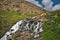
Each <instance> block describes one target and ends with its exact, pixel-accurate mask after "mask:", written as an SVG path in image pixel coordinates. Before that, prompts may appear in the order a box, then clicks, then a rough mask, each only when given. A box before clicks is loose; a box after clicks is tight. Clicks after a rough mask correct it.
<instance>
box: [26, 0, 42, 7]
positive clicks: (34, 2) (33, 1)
mask: <svg viewBox="0 0 60 40" xmlns="http://www.w3.org/2000/svg"><path fill="white" fill-rule="evenodd" d="M26 1H28V2H31V3H33V4H35V5H37V6H39V7H42V6H41V5H40V4H39V3H38V1H35V0H26Z"/></svg>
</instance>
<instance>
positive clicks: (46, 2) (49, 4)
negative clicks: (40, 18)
mask: <svg viewBox="0 0 60 40" xmlns="http://www.w3.org/2000/svg"><path fill="white" fill-rule="evenodd" d="M42 3H43V5H44V6H45V7H44V9H46V10H48V11H51V10H52V7H53V6H52V5H53V2H52V1H51V0H43V1H42Z"/></svg>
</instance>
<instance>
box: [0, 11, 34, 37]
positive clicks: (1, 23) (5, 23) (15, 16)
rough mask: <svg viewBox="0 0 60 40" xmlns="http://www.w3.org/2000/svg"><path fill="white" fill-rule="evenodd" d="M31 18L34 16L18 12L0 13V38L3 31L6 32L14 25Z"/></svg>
mask: <svg viewBox="0 0 60 40" xmlns="http://www.w3.org/2000/svg"><path fill="white" fill-rule="evenodd" d="M32 16H35V15H34V14H23V13H18V12H11V11H8V12H7V11H5V12H0V36H1V35H2V34H3V33H4V31H6V30H7V29H8V28H9V27H11V26H12V25H14V24H15V23H16V22H18V21H20V20H22V19H25V18H27V17H32ZM1 30H2V31H1Z"/></svg>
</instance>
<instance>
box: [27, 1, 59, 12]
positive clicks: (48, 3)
mask: <svg viewBox="0 0 60 40" xmlns="http://www.w3.org/2000/svg"><path fill="white" fill-rule="evenodd" d="M26 1H28V2H30V3H32V4H35V5H37V6H39V7H42V8H43V6H42V5H41V4H39V2H38V1H35V0H26ZM42 4H43V5H44V6H45V7H44V8H43V9H45V10H47V11H54V10H59V9H60V4H58V5H55V6H53V2H52V1H51V0H42Z"/></svg>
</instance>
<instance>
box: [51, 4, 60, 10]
mask: <svg viewBox="0 0 60 40" xmlns="http://www.w3.org/2000/svg"><path fill="white" fill-rule="evenodd" d="M54 10H60V4H57V5H55V6H54V7H53V8H52V11H54Z"/></svg>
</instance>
